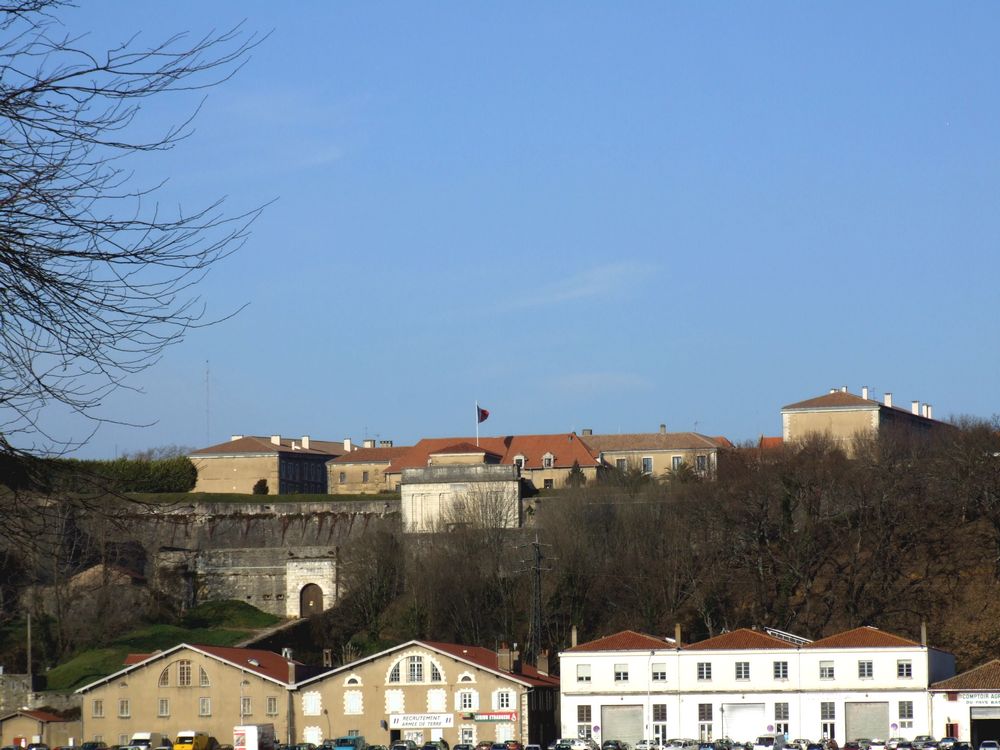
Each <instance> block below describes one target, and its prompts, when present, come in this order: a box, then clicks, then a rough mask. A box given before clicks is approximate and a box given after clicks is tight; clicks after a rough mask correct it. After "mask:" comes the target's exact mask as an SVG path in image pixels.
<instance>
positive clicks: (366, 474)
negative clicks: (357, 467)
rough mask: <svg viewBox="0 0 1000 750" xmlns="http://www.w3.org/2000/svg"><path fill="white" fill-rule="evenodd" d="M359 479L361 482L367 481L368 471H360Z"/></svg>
mask: <svg viewBox="0 0 1000 750" xmlns="http://www.w3.org/2000/svg"><path fill="white" fill-rule="evenodd" d="M361 481H362V482H367V481H368V472H367V471H362V472H361Z"/></svg>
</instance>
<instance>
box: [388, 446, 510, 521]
mask: <svg viewBox="0 0 1000 750" xmlns="http://www.w3.org/2000/svg"><path fill="white" fill-rule="evenodd" d="M446 458H450V459H452V461H446ZM499 458H500V456H498V455H497V454H495V453H490V452H489V451H486V450H483V449H477V448H476V447H475V446H474V445H469V444H462V443H460V444H458V445H456V446H452V447H451V448H450V449H446V451H444V452H442V453H438V454H435V455H433V456H431V459H432V460H433V461H434V463H432V464H431V465H430V466H426V467H424V468H422V469H403V481H402V484H401V485H400V505H401V509H402V517H403V531H404V532H407V533H422V532H434V531H444V530H447V529H450V528H454V527H456V526H472V527H476V528H491V529H516V528H518V527H520V526H521V521H522V508H521V481H520V478H519V476H518V470H517V467H516V466H510V465H503V464H500V463H499Z"/></svg>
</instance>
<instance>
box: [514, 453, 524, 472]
mask: <svg viewBox="0 0 1000 750" xmlns="http://www.w3.org/2000/svg"><path fill="white" fill-rule="evenodd" d="M514 465H515V466H517V468H519V469H520V470H521V471H524V466H525V460H524V456H514Z"/></svg>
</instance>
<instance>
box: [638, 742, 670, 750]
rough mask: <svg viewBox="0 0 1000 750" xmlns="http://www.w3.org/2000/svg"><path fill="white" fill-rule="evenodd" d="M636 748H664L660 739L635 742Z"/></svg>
mask: <svg viewBox="0 0 1000 750" xmlns="http://www.w3.org/2000/svg"><path fill="white" fill-rule="evenodd" d="M635 750H664V748H663V746H662V745H661V744H660V741H659V740H639V741H638V742H636V743H635Z"/></svg>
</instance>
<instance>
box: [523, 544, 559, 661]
mask: <svg viewBox="0 0 1000 750" xmlns="http://www.w3.org/2000/svg"><path fill="white" fill-rule="evenodd" d="M523 546H525V547H527V546H529V545H523ZM530 546H531V619H530V621H529V625H528V642H527V643H526V644H525V649H524V651H525V657H526V660H528V661H529V662H530V663H535V664H537V663H538V655H539V654H541V653H542V571H549V570H552V568H545V567H542V561H543V560H545V559H546V558H545V554H544V553H543V552H542V547H550V546H551V545H549V544H542V543H541V542H540V541H538V533H537V532H536V533H535V541H533V542H531V543H530ZM522 562H524V563H527V562H528V561H527V560H523V561H522Z"/></svg>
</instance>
